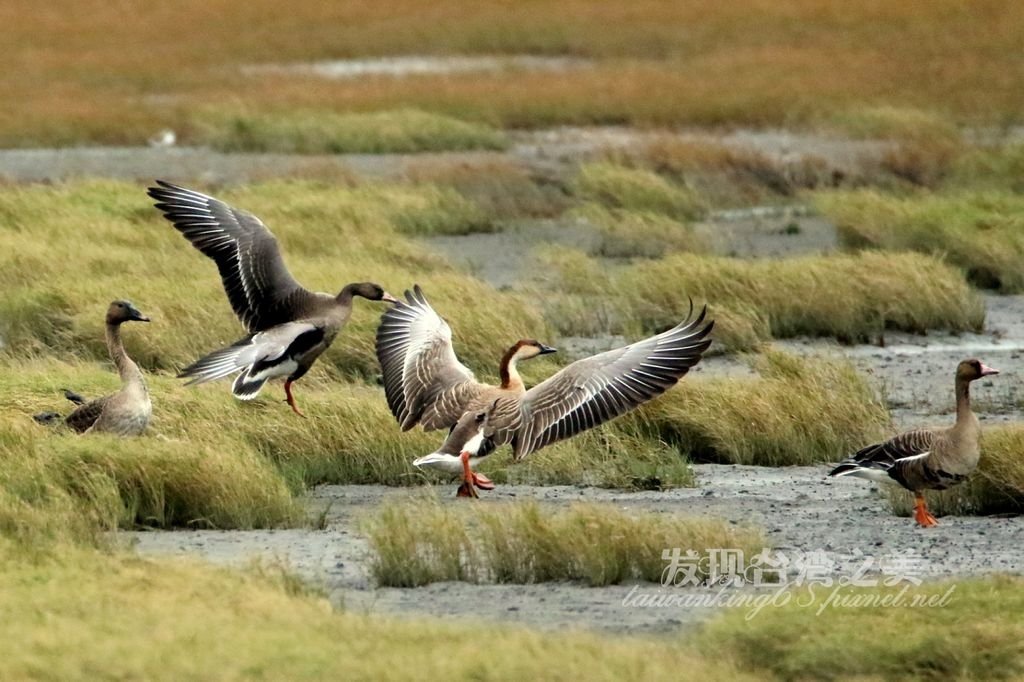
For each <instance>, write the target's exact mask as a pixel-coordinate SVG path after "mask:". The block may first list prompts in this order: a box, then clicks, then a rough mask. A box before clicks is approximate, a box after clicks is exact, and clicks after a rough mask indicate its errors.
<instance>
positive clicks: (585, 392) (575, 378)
mask: <svg viewBox="0 0 1024 682" xmlns="http://www.w3.org/2000/svg"><path fill="white" fill-rule="evenodd" d="M405 298H406V300H405V301H404V302H400V303H397V304H396V305H394V306H393V307H391V308H390V309H389V310H387V311H386V312H385V313H384V316H383V317H382V319H381V324H380V327H379V328H378V330H377V358H378V359H379V360H380V364H381V368H382V370H383V375H384V391H385V394H386V396H387V400H388V406H389V407H390V408H391V412H392V413H393V414H394V415H395V417H396V418H397V420H398V423H399V424H400V426H401V428H402V430H403V431H407V430H409V429H411V428H412V427H413V426H415V425H416V424H420V425H422V426H423V428H424V429H425V430H427V431H432V430H435V429H451V431H450V433H449V434H448V437H447V438H446V439H445V441H444V443H443V444H442V445H441V447H440V448H439V449H438V450H437V451H436V452H433V453H431V454H429V455H426V456H424V457H420V458H419V459H417V460H416V461H415V462H413V464H415V465H416V466H418V467H426V468H435V469H440V470H443V471H447V472H450V473H453V474H458V475H461V476H462V485H461V486H460V487H459V491H458V494H459V496H470V497H476V496H477V493H476V488H482V489H491V488H493V484H492V483H491V482H490V481H489V480H488V479H487V478H486V477H484V476H482V475H481V474H478V473H475V472H474V471H473V468H474V466H475V465H476V464H477V463H478V462H480V461H481V460H482V459H483V458H484V457H486V456H488V455H489V454H491V452H492V451H493V450H494V449H495V448H496V447H498V446H500V445H505V444H510V445H511V446H512V453H513V457H514V459H515V461H520V460H522V459H523V458H524V457H526V456H527V455H529V454H530V453H531V452H535V451H537V450H540V449H541V448H543V447H545V446H547V445H550V444H552V443H554V442H557V441H560V440H563V439H565V438H569V437H571V436H574V435H576V434H578V433H580V432H582V431H585V430H587V429H590V428H593V427H595V426H597V425H599V424H602V423H604V422H606V421H608V420H610V419H614V418H615V417H617V416H619V415H621V414H623V413H625V412H628V411H629V410H632V409H633V408H635V407H637V406H638V405H640V404H642V403H644V402H646V401H648V400H650V399H651V398H654V397H655V396H657V395H660V394H661V393H663V392H664V391H666V390H667V389H668V388H670V387H672V386H673V385H675V384H676V382H678V381H679V379H681V378H682V376H683V375H684V374H686V372H687V371H688V370H689V369H690V368H691V367H693V366H694V365H696V364H697V363H698V362H699V361H700V359H701V354H702V353H703V352H704V351H705V350H707V347H708V346H709V345H710V344H711V339H710V338H709V336H708V335H709V333H710V332H711V328H712V326H713V324H714V323H713V322H711V321H708V322H705V320H704V318H705V314H706V312H707V311H706V308H703V309H702V310H701V312H700V314H699V315H698V316H697V317H696V318H695V319H692V320H691V319H689V318H690V316H689V315H688V316H687V320H684V321H683V322H681V323H680V324H678V325H677V326H675V327H673V328H672V329H669V330H668V331H665V332H662V333H661V334H658V335H656V336H652V337H650V338H647V339H644V340H642V341H637V342H636V343H633V344H630V345H628V346H623V347H622V348H616V349H614V350H610V351H607V352H605V353H600V354H598V355H594V356H592V357H589V358H584V359H582V360H578V361H577V362H574V363H572V364H571V365H569V366H567V367H565V368H563V369H562V370H561V371H559V372H557V373H556V374H554V375H553V376H552V377H550V378H549V379H547V380H546V381H543V382H541V383H539V384H537V385H536V386H534V387H533V388H531V389H529V390H526V387H525V386H524V385H523V380H522V378H521V377H520V376H519V372H518V371H517V363H518V362H520V361H523V360H529V359H530V358H535V357H537V356H539V355H544V354H547V353H553V352H555V349H554V348H550V347H548V346H546V345H544V344H543V343H540V342H538V341H536V340H533V339H523V340H520V341H517V342H516V343H515V344H514V345H513V346H512V347H511V348H509V349H508V351H507V352H506V353H505V354H504V356H503V357H502V359H501V364H500V366H499V374H500V376H501V384H500V385H498V386H492V385H488V384H484V383H481V382H479V381H477V380H476V377H474V376H473V373H472V372H471V371H470V370H469V369H468V368H467V367H466V366H465V365H463V364H462V363H461V362H459V359H458V358H457V357H456V356H455V351H454V349H453V348H452V332H451V328H450V327H449V326H448V324H447V323H446V322H445V321H444V319H442V318H441V316H440V315H438V314H437V312H436V311H435V310H434V309H433V308H432V307H431V306H430V303H429V302H428V301H427V298H426V296H424V294H423V290H422V289H420V287H419V286H416V287H415V288H414V289H413V291H406V292H405ZM692 312H693V310H692V305H691V311H690V313H691V315H692Z"/></svg>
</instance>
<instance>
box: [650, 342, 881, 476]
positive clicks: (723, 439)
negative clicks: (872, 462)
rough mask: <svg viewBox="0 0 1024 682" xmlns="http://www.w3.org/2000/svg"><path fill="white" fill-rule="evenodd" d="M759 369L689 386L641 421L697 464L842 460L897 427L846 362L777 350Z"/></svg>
mask: <svg viewBox="0 0 1024 682" xmlns="http://www.w3.org/2000/svg"><path fill="white" fill-rule="evenodd" d="M752 364H753V369H754V371H755V372H756V376H755V377H751V378H738V377H727V378H714V379H704V380H689V379H688V380H685V381H683V382H682V383H681V384H680V385H679V386H677V387H676V388H674V389H673V390H671V391H669V392H668V393H667V394H666V395H665V396H664V397H663V398H662V399H661V400H659V401H657V402H654V403H652V404H651V405H650V406H648V407H647V408H646V409H644V410H642V411H641V412H640V413H639V414H638V415H637V416H636V417H635V418H636V419H641V420H643V421H644V422H645V423H647V424H648V425H649V427H650V428H654V429H655V430H656V432H657V433H658V434H659V436H660V437H661V438H662V439H663V440H665V441H666V442H667V443H671V444H672V445H674V446H675V447H677V448H678V449H679V450H680V451H681V452H683V453H686V454H687V455H688V456H689V457H690V458H691V459H693V460H697V461H710V462H722V463H728V464H754V465H759V466H791V465H808V464H816V463H820V462H828V461H834V460H835V459H836V458H837V457H838V456H840V455H842V454H843V453H846V452H849V451H850V450H851V449H855V448H856V447H857V446H858V445H859V444H862V443H864V442H868V441H870V440H872V439H877V438H878V437H879V436H881V434H883V433H884V432H885V429H886V427H887V426H888V424H889V414H888V411H887V410H886V408H885V406H884V404H883V403H882V401H881V400H880V399H879V397H878V396H876V395H875V394H874V391H873V390H872V389H871V387H870V386H869V385H868V383H867V382H866V381H865V380H864V378H863V377H862V376H861V375H860V374H858V373H857V371H856V370H855V369H854V368H853V366H852V365H851V364H850V363H849V362H847V361H845V360H838V359H828V358H820V357H818V358H816V357H798V356H794V355H790V354H787V353H782V352H779V351H773V350H769V351H767V352H765V353H763V354H762V355H759V356H755V357H754V358H753V359H752Z"/></svg>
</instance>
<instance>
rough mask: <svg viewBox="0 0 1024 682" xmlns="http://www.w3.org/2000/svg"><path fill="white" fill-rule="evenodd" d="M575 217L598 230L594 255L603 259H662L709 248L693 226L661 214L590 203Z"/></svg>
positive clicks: (592, 252)
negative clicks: (668, 255) (677, 253)
mask: <svg viewBox="0 0 1024 682" xmlns="http://www.w3.org/2000/svg"><path fill="white" fill-rule="evenodd" d="M572 217H573V218H574V219H575V220H576V221H577V222H579V223H582V224H584V225H587V226H589V227H592V228H593V229H595V231H596V232H597V234H598V235H599V237H600V238H599V240H598V242H597V244H596V245H595V247H594V248H593V249H592V250H591V254H592V255H595V256H601V257H603V258H662V257H663V256H665V255H666V254H669V253H675V252H679V251H688V252H691V253H701V252H704V251H706V250H707V248H708V247H707V244H706V243H705V242H704V240H703V239H702V238H701V237H700V236H699V235H697V234H696V233H695V232H694V230H693V227H692V226H691V225H690V224H688V223H685V222H680V221H678V220H675V219H673V218H669V217H667V216H664V215H661V214H659V213H653V212H649V211H635V210H628V209H614V208H611V209H609V208H604V207H602V206H601V205H599V204H591V203H588V204H584V205H583V206H581V207H579V208H578V209H576V210H574V211H573V212H572Z"/></svg>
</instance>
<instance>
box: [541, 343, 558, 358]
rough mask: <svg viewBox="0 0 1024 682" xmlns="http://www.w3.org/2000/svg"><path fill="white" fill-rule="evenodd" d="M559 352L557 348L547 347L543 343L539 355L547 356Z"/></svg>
mask: <svg viewBox="0 0 1024 682" xmlns="http://www.w3.org/2000/svg"><path fill="white" fill-rule="evenodd" d="M557 352H558V349H557V348H552V347H551V346H545V345H544V344H543V343H542V344H540V353H538V355H547V354H548V353H557Z"/></svg>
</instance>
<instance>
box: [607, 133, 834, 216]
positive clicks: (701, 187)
mask: <svg viewBox="0 0 1024 682" xmlns="http://www.w3.org/2000/svg"><path fill="white" fill-rule="evenodd" d="M605 156H606V157H607V158H608V159H609V160H611V161H613V162H615V163H618V164H620V165H624V166H629V167H633V168H644V169H647V170H650V171H653V172H655V173H658V174H659V175H662V176H664V177H668V178H671V179H673V180H675V181H676V182H678V183H681V184H684V185H686V186H689V187H693V188H694V189H695V190H696V191H697V192H698V193H699V195H700V196H702V197H704V198H705V202H706V203H707V204H708V205H711V206H717V207H720V206H735V205H747V204H751V203H765V202H778V201H779V200H780V199H782V200H786V199H788V198H790V197H793V196H794V195H795V194H796V193H797V191H798V190H803V189H816V188H819V187H828V186H831V185H834V184H836V183H837V182H839V181H840V180H841V179H842V175H841V174H839V175H837V174H836V173H837V171H836V169H834V168H832V167H831V166H830V165H829V164H828V163H827V162H826V161H825V160H823V159H821V158H819V157H816V156H813V155H801V156H796V157H794V158H786V159H778V158H774V157H772V156H769V155H768V154H766V153H764V152H761V151H758V150H756V149H753V148H748V147H738V146H732V145H728V144H723V143H717V142H710V141H706V140H698V139H687V138H685V137H681V136H678V135H663V136H658V137H656V138H655V139H654V140H652V141H650V142H646V143H643V144H637V145H634V146H632V147H628V148H615V149H609V150H607V151H606V152H605Z"/></svg>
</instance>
